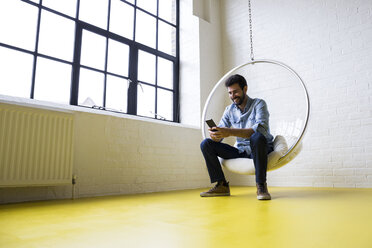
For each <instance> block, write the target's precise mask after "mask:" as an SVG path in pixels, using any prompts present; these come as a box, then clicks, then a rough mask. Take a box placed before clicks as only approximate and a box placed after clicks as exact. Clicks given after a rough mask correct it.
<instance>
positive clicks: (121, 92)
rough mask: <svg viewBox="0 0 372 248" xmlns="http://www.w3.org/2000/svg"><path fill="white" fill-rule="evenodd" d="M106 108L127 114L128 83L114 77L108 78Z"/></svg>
mask: <svg viewBox="0 0 372 248" xmlns="http://www.w3.org/2000/svg"><path fill="white" fill-rule="evenodd" d="M106 85H107V86H106V107H107V108H110V109H114V110H117V111H120V112H125V113H126V112H127V101H128V98H127V95H128V81H127V80H126V79H122V78H119V77H114V76H107V84H106Z"/></svg>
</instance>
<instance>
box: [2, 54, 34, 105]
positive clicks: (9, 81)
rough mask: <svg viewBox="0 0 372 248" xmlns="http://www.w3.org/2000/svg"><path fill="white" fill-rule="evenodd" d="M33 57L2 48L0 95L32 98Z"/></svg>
mask: <svg viewBox="0 0 372 248" xmlns="http://www.w3.org/2000/svg"><path fill="white" fill-rule="evenodd" d="M32 65H33V56H32V55H29V54H27V53H22V52H18V51H15V50H11V49H8V48H5V47H0V72H1V73H0V94H2V95H9V96H18V97H25V98H29V97H30V92H31V78H32Z"/></svg>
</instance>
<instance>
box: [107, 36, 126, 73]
mask: <svg viewBox="0 0 372 248" xmlns="http://www.w3.org/2000/svg"><path fill="white" fill-rule="evenodd" d="M107 63H108V64H107V70H108V71H109V72H112V73H116V74H119V75H122V76H125V77H127V76H128V64H129V46H128V45H126V44H123V43H120V42H117V41H114V40H111V39H109V48H108V61H107Z"/></svg>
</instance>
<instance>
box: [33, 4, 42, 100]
mask: <svg viewBox="0 0 372 248" xmlns="http://www.w3.org/2000/svg"><path fill="white" fill-rule="evenodd" d="M42 2H43V1H42V0H41V2H40V5H39V7H38V8H39V13H38V18H37V27H36V42H35V53H34V63H33V68H32V81H31V92H30V98H31V99H34V93H35V78H36V64H37V53H38V48H39V34H40V23H41V4H42Z"/></svg>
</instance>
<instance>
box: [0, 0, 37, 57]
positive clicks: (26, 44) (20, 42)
mask: <svg viewBox="0 0 372 248" xmlns="http://www.w3.org/2000/svg"><path fill="white" fill-rule="evenodd" d="M37 16H38V8H36V7H34V6H32V5H30V4H28V3H25V2H22V1H14V0H13V1H9V0H8V1H4V0H2V1H0V23H1V24H0V42H3V43H6V44H9V45H12V46H16V47H20V48H24V49H28V50H32V51H34V49H35V38H36V25H37Z"/></svg>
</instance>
